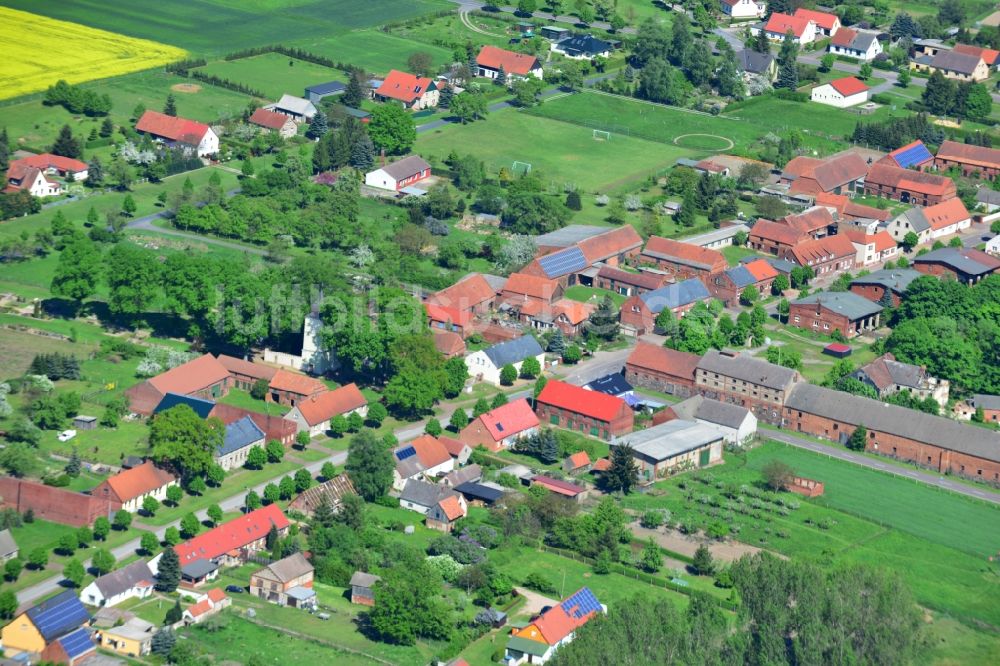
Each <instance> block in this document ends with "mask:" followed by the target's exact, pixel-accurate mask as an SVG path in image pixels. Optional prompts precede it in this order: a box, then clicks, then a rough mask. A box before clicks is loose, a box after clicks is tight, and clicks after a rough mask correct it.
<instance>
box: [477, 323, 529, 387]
mask: <svg viewBox="0 0 1000 666" xmlns="http://www.w3.org/2000/svg"><path fill="white" fill-rule="evenodd" d="M527 358H534V359H535V360H536V361H538V364H539V367H542V368H544V367H545V351H544V350H543V349H542V347H541V345H539V344H538V340H536V339H535V338H534V337H533V336H531V335H522V336H521V337H519V338H514V339H513V340H508V341H506V342H500V343H497V344H495V345H493V346H492V347H487V348H486V349H481V350H479V351H475V352H473V353H471V354H469V355H468V356H466V357H465V365H466V367H468V369H469V374H470V375H471V376H472V377H473V378H475V380H476V381H481V382H487V383H489V384H493V385H494V386H500V371H501V370H503V367H504V366H505V365H512V366H514V369H515V370H517V371H518V373H520V372H521V365H522V364H523V363H524V361H525V359H527Z"/></svg>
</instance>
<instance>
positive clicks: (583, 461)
mask: <svg viewBox="0 0 1000 666" xmlns="http://www.w3.org/2000/svg"><path fill="white" fill-rule="evenodd" d="M591 466H592V463H591V461H590V456H589V455H587V452H586V451H577V452H576V453H574V454H573V455H570V456H566V459H565V460H563V471H564V472H566V473H567V474H583V473H584V472H589V471H590V468H591Z"/></svg>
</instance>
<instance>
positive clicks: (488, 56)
mask: <svg viewBox="0 0 1000 666" xmlns="http://www.w3.org/2000/svg"><path fill="white" fill-rule="evenodd" d="M476 64H477V65H479V69H480V75H481V76H489V77H490V78H495V77H496V73H497V72H499V71H500V70H501V69H503V70H504V72H505V73H506V74H508V75H511V74H513V75H515V76H529V75H533V76H538V77H539V78H541V71H542V66H541V64H540V63H539V62H538V58H536V57H535V56H533V55H528V54H526V53H515V52H514V51H508V50H506V49H501V48H499V47H496V46H484V47H483V48H482V50H481V51H480V52H479V55H477V56H476ZM486 70H488V71H486ZM491 74H492V75H491Z"/></svg>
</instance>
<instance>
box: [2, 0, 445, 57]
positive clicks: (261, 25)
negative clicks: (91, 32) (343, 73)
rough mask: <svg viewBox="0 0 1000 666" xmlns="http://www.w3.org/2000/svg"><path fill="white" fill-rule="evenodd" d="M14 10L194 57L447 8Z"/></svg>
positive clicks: (22, 2) (438, 1)
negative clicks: (170, 47)
mask: <svg viewBox="0 0 1000 666" xmlns="http://www.w3.org/2000/svg"><path fill="white" fill-rule="evenodd" d="M3 4H4V5H7V6H9V7H13V8H16V9H23V10H27V11H35V12H38V13H41V14H44V15H46V16H51V17H53V18H57V19H62V20H64V21H74V22H76V23H82V24H83V25H88V26H91V27H95V28H101V29H104V30H108V31H111V32H116V33H121V34H123V35H130V36H132V37H141V38H145V39H155V40H157V41H159V42H163V43H166V44H172V45H174V46H178V47H180V48H182V49H185V50H187V51H191V52H192V53H196V54H199V55H212V54H222V53H228V52H231V51H235V50H238V49H244V48H249V47H254V46H263V45H265V44H277V43H281V44H291V43H293V42H300V41H305V40H309V39H317V38H322V37H327V36H329V35H331V34H338V33H343V32H347V31H349V30H355V29H358V28H366V27H370V26H374V25H378V24H381V23H384V22H385V21H387V20H389V19H391V20H396V21H398V20H403V19H407V18H411V17H413V16H420V15H422V14H426V13H428V12H433V11H440V10H444V9H452V8H453V7H454V5H453V4H452V3H450V2H448V1H447V0H410V1H409V2H405V3H402V2H396V1H395V0H367V1H366V2H358V1H357V0H194V1H192V2H184V3H177V2H161V1H160V0H132V1H131V2H115V3H108V2H104V1H102V0H64V1H63V2H46V3H39V2H36V1H35V0H3Z"/></svg>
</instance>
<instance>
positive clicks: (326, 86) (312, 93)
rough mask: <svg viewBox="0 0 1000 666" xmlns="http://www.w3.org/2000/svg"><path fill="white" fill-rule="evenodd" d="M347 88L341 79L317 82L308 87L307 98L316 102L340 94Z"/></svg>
mask: <svg viewBox="0 0 1000 666" xmlns="http://www.w3.org/2000/svg"><path fill="white" fill-rule="evenodd" d="M345 90H347V86H346V85H344V84H343V83H341V82H340V81H327V82H326V83H317V84H316V85H313V86H309V87H307V88H306V99H308V100H309V101H310V102H312V103H313V104H315V103H316V102H319V101H320V100H321V99H323V98H324V97H330V96H333V95H340V94H341V93H343V92H344V91H345Z"/></svg>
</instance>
